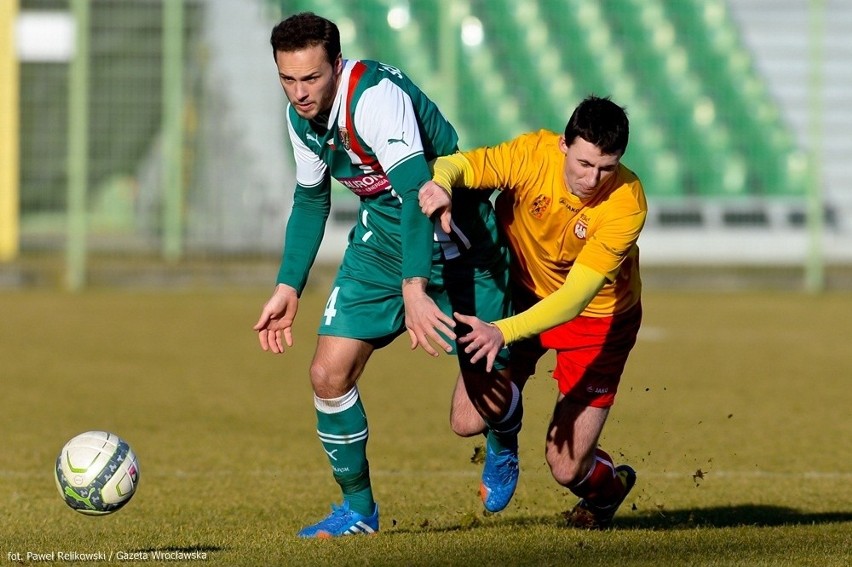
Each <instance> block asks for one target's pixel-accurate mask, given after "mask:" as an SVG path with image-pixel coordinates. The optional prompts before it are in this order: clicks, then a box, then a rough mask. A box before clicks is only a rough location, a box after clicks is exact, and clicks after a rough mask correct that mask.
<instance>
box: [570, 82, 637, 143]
mask: <svg viewBox="0 0 852 567" xmlns="http://www.w3.org/2000/svg"><path fill="white" fill-rule="evenodd" d="M629 135H630V123H629V121H628V120H627V113H626V112H625V111H624V109H623V108H622V107H620V106H618V105H617V104H615V103H614V102H612V101H611V100H610V99H609V97H598V96H595V95H590V96H588V97H586V98H585V99H584V100H583V102H581V103H580V104H579V105H578V106H577V108H575V109H574V112H573V113H572V114H571V118H570V120H568V125H567V126H565V144H566V145H568V146H570V145H571V144H573V143H574V139H575V138H577V137H580V138H583V139H584V140H586V141H587V142H589V143H590V144H594V145H595V146H597V147H598V148H600V150H601V152H603V153H604V154H607V155H624V151H625V150H626V149H627V140H628V138H629Z"/></svg>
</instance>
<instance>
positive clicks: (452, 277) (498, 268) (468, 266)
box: [430, 249, 523, 512]
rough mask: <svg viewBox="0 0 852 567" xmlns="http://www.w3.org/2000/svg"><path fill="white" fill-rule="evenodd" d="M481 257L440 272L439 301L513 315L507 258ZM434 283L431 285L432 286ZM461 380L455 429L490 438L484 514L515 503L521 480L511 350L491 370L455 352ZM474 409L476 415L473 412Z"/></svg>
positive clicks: (483, 314)
mask: <svg viewBox="0 0 852 567" xmlns="http://www.w3.org/2000/svg"><path fill="white" fill-rule="evenodd" d="M500 252H501V253H495V254H491V255H482V256H480V258H488V259H489V262H482V263H479V262H478V261H477V260H476V259H475V258H472V259H470V261H469V262H466V263H464V262H461V263H455V264H452V265H448V266H447V268H446V269H445V270H444V271H443V272H442V273H441V276H442V280H440V281H441V282H442V283H444V285H445V290H446V299H444V298H439V297H436V299H435V300H436V302H437V303H438V305H439V306H441V307H442V308H444V309H445V310H446V308H445V302H447V301H448V302H449V307H450V308H451V309H452V310H453V311H457V312H459V313H470V314H475V315H476V316H477V317H479V318H481V319H483V320H486V321H494V320H497V319H502V318H504V317H506V316H508V315H510V314H511V304H510V297H509V295H508V294H507V291H506V290H507V289H508V286H509V281H508V280H509V275H508V254H507V253H506V251H505V250H502V249H501V250H500ZM430 283H432V282H430ZM455 331H456V334H457V335H458V336H463V335H465V334H466V333H467V332H468V329H466V328H465V326H464V325H457V326H456V329H455ZM456 351H457V356H458V359H459V368H460V374H461V380H460V381H457V383H456V388H455V391H454V393H453V408H452V410H451V413H450V415H451V425H452V428H453V430H454V431H456V432H457V433H460V434H462V435H471V434H476V433H477V432H481V431H483V426H484V429H485V431H486V432H487V435H486V442H485V445H486V451H485V465H484V466H483V474H482V481H481V483H480V495H481V497H482V501H483V503H484V505H485V508H486V510H488V511H490V512H498V511H500V510H502V509H503V508H505V507H506V506H507V505H508V503H509V501H510V500H511V498H512V496H513V494H514V492H515V487H516V486H517V481H518V473H519V467H518V432H519V431H520V429H521V424H522V419H523V402H522V397H521V388H519V387H518V386H517V385H515V384H513V382H512V379H511V375H510V371H509V369H508V366H509V351H508V349H506V348H504V349H503V351H502V352H501V353H500V354H499V355H498V357H497V360H495V363H494V369H493V370H492V371H490V372H489V371H487V370H486V368H485V364H484V362H483V361H480V362H478V363H476V364H472V363H471V362H470V355H468V354H467V353H465V352H464V350H463V349H461V348H456ZM473 410H475V411H473Z"/></svg>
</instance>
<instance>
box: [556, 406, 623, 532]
mask: <svg viewBox="0 0 852 567" xmlns="http://www.w3.org/2000/svg"><path fill="white" fill-rule="evenodd" d="M608 415H609V408H608V407H607V408H597V407H591V406H586V405H584V404H581V403H577V402H574V401H571V400H570V399H568V398H566V397H564V396H563V395H561V394H560V396H559V401H558V402H557V403H556V408H555V409H554V413H553V420H552V421H551V424H550V427H549V431H548V435H547V444H546V457H547V463H548V465H550V471H551V473H552V474H553V478H554V479H556V482H558V483H559V484H561V485H563V486H565V487H566V488H568V489H569V490H570V491H571V492H573V493H574V494H576V495H577V496H579V497H580V502H579V503H578V504H577V505H576V506H575V507H574V509H573V510H571V512H569V513H568V515H567V517H566V519H567V520H568V523H569V524H570V525H573V526H577V527H584V528H595V529H602V528H606V527H608V526H609V525H610V523H611V522H612V518H613V516H614V515H615V512H616V510H617V509H618V507H619V506H620V505H621V503H622V502H623V501H624V499H625V497H626V496H627V494H628V493H629V492H630V490H631V489H632V488H633V484H634V483H635V482H636V473H635V472H634V471H633V469H632V468H630V467H628V466H627V465H621V466H616V465H615V463H613V460H612V458H611V457H610V456H609V454H608V453H607V452H606V451H604V450H603V449H601V448H600V447H598V440H599V439H600V434H601V431H602V430H603V427H604V424H605V423H606V419H607V416H608Z"/></svg>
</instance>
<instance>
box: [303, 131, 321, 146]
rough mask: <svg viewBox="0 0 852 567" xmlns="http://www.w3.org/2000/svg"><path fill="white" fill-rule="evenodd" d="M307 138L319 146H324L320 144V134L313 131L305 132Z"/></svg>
mask: <svg viewBox="0 0 852 567" xmlns="http://www.w3.org/2000/svg"><path fill="white" fill-rule="evenodd" d="M305 138H307V139H308V140H312V141H313V142H314V143H315V144H316V145H317V146H318V147H320V148H321V147H322V144H320V141H319V136H317V135H316V134H314V133H312V132H305Z"/></svg>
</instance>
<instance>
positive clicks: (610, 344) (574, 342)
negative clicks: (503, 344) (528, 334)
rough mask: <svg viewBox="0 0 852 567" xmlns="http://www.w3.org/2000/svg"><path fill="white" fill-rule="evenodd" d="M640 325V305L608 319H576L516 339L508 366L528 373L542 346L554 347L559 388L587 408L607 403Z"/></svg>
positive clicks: (604, 406) (613, 396)
mask: <svg viewBox="0 0 852 567" xmlns="http://www.w3.org/2000/svg"><path fill="white" fill-rule="evenodd" d="M641 323H642V304H641V303H637V304H636V305H634V306H633V307H631V308H630V309H628V310H627V311H625V312H623V313H619V314H618V315H614V316H612V317H582V316H580V317H575V318H574V319H572V320H571V321H568V322H567V323H563V324H562V325H559V326H558V327H554V328H552V329H550V330H548V331H545V332H543V333H542V334H541V335H540V336H539V340H538V341H536V340H535V339H532V340H529V341H522V342H520V343H518V344H517V348H513V349H512V351H511V352H512V358H513V366H514V365H515V364H517V365H518V368H519V369H521V370H522V371H525V372H527V373H528V374H532V373H533V371H534V369H535V362H536V361H537V360H538V359H539V358H540V357H541V356H542V355H543V354H544V352H545V351H546V349H554V350H555V351H556V369H555V370H554V371H553V378H555V379H556V380H557V382H558V383H559V391H560V392H562V394H564V395H565V397H567V398H570V399H572V400H575V401H577V402H578V403H581V404H584V405H587V406H592V407H596V408H607V407H610V406H611V405H612V404H613V403H614V401H615V393H616V391H617V390H618V383H619V381H620V380H621V374H622V372H624V365H625V364H626V363H627V356H628V355H629V354H630V350H631V349H632V348H633V345H634V344H636V335H637V334H638V333H639V326H640V324H641ZM536 342H538V343H539V344H538V345H536V344H535V343H536ZM512 346H513V347H515V345H512ZM536 347H538V348H536ZM530 365H531V366H530ZM524 367H526V368H524Z"/></svg>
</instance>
